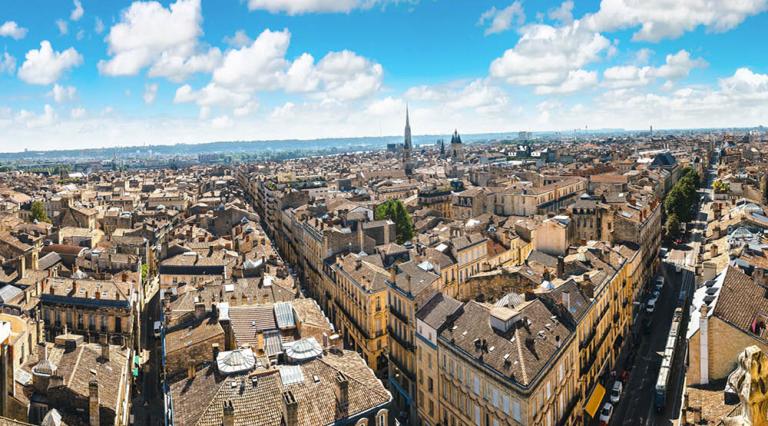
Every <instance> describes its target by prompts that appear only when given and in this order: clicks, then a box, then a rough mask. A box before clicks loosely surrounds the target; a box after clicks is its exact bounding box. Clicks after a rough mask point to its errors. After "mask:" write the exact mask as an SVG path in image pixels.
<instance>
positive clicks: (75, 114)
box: [69, 107, 86, 120]
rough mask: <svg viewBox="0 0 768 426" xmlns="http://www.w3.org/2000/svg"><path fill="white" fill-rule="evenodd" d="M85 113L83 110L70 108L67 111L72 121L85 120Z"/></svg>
mask: <svg viewBox="0 0 768 426" xmlns="http://www.w3.org/2000/svg"><path fill="white" fill-rule="evenodd" d="M85 115H86V111H85V108H80V107H78V108H72V109H71V110H69V116H70V117H71V118H72V119H74V120H79V119H81V118H85Z"/></svg>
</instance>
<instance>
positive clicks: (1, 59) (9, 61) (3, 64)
mask: <svg viewBox="0 0 768 426" xmlns="http://www.w3.org/2000/svg"><path fill="white" fill-rule="evenodd" d="M14 72H16V58H14V57H13V56H11V55H10V54H9V53H8V52H3V55H2V56H0V74H5V73H8V74H13V73H14Z"/></svg>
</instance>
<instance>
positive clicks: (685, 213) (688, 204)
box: [664, 167, 700, 222]
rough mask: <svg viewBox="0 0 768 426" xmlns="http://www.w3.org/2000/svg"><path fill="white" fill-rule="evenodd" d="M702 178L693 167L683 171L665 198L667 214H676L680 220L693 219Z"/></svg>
mask: <svg viewBox="0 0 768 426" xmlns="http://www.w3.org/2000/svg"><path fill="white" fill-rule="evenodd" d="M699 183H700V178H699V174H698V173H696V172H695V171H694V170H693V169H692V168H690V167H686V168H685V169H683V171H682V175H681V177H680V180H678V181H677V183H675V186H673V187H672V189H671V190H670V191H669V194H667V198H666V199H665V200H664V210H665V211H666V212H667V215H672V214H674V215H675V216H677V220H679V221H680V222H688V221H690V220H691V219H693V207H694V206H695V205H696V200H697V199H698V196H699V195H698V193H697V192H696V189H697V188H698V187H699Z"/></svg>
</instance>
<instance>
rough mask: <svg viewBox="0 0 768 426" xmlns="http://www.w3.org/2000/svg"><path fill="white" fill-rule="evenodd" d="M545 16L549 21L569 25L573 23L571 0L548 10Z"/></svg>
mask: <svg viewBox="0 0 768 426" xmlns="http://www.w3.org/2000/svg"><path fill="white" fill-rule="evenodd" d="M547 15H548V16H549V19H553V20H555V21H560V22H562V23H563V24H570V23H571V22H573V0H566V1H564V2H563V3H562V4H561V5H560V6H559V7H557V8H555V9H552V10H550V11H549V13H548V14H547Z"/></svg>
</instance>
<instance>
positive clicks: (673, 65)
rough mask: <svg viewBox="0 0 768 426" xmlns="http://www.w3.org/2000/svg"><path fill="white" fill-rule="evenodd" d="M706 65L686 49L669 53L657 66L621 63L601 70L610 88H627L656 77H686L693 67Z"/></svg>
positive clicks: (672, 78) (640, 84)
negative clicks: (662, 62) (661, 63)
mask: <svg viewBox="0 0 768 426" xmlns="http://www.w3.org/2000/svg"><path fill="white" fill-rule="evenodd" d="M705 66H707V62H706V61H705V60H703V59H701V58H695V59H694V58H691V55H690V53H688V51H686V50H680V51H678V52H677V53H674V54H669V55H667V56H666V58H665V63H664V64H663V65H661V66H659V67H652V66H643V67H639V66H635V65H622V66H615V67H609V68H606V69H605V70H603V85H605V86H606V87H610V88H627V87H637V86H644V85H646V84H649V83H651V82H653V81H654V80H655V79H657V78H664V79H667V80H679V79H681V78H684V77H687V76H688V75H689V74H690V72H691V70H692V69H694V68H702V67H705Z"/></svg>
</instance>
